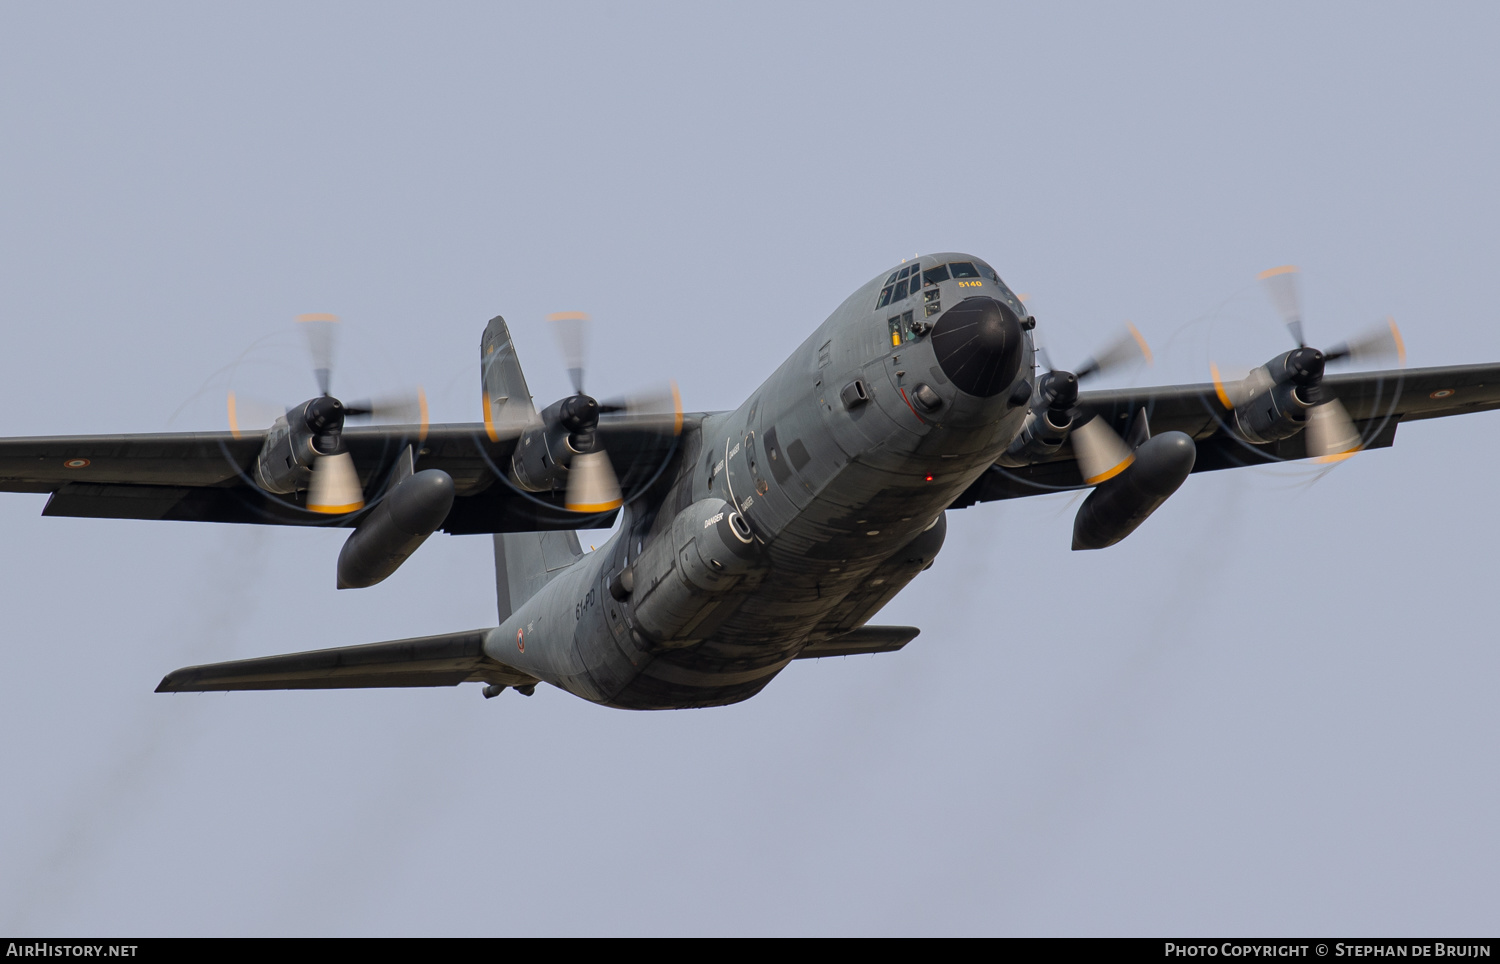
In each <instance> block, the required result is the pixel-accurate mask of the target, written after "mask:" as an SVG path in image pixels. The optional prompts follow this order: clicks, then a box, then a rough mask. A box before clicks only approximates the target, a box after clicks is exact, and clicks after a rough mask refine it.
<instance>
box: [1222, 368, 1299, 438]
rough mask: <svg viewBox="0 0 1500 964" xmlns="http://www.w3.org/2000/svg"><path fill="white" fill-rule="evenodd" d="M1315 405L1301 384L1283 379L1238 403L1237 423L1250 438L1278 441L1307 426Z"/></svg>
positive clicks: (1236, 411) (1238, 427)
mask: <svg viewBox="0 0 1500 964" xmlns="http://www.w3.org/2000/svg"><path fill="white" fill-rule="evenodd" d="M1311 407H1312V406H1310V405H1309V404H1308V403H1307V401H1306V399H1305V398H1304V397H1303V395H1302V392H1301V388H1300V386H1298V385H1294V384H1292V383H1291V382H1282V383H1281V384H1279V385H1273V386H1272V387H1271V388H1270V389H1269V390H1267V391H1264V392H1261V393H1260V394H1259V395H1255V396H1253V397H1252V398H1250V399H1249V400H1248V401H1246V402H1243V403H1241V404H1239V405H1236V406H1235V409H1234V425H1235V428H1237V429H1239V432H1240V435H1241V436H1242V437H1243V438H1244V439H1245V440H1246V441H1247V442H1254V443H1256V444H1262V443H1265V442H1275V441H1277V440H1279V439H1284V438H1290V437H1291V436H1293V435H1296V434H1297V433H1298V432H1300V431H1302V430H1303V429H1305V428H1307V410H1308V409H1309V408H1311Z"/></svg>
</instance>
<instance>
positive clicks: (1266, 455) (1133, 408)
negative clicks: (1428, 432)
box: [953, 364, 1500, 508]
mask: <svg viewBox="0 0 1500 964" xmlns="http://www.w3.org/2000/svg"><path fill="white" fill-rule="evenodd" d="M1323 389H1324V392H1325V394H1327V395H1328V396H1330V397H1334V398H1337V399H1339V400H1340V401H1341V402H1343V404H1344V407H1345V408H1346V409H1347V410H1348V412H1349V417H1350V418H1351V419H1353V420H1354V424H1355V426H1356V427H1357V428H1358V429H1359V430H1360V435H1361V437H1362V438H1363V439H1364V447H1365V448H1384V447H1386V446H1389V445H1391V444H1393V443H1394V442H1395V439H1396V426H1397V425H1399V424H1400V423H1402V422H1411V421H1417V420H1419V419H1424V418H1442V417H1444V416H1447V415H1463V414H1466V413H1468V412H1487V411H1490V410H1492V409H1496V408H1500V364H1496V365H1454V366H1448V367H1442V368H1408V369H1397V370H1393V371H1381V372H1356V373H1351V374H1343V375H1328V376H1326V377H1325V378H1324V379H1323ZM1078 407H1079V409H1081V410H1082V412H1083V415H1082V420H1083V421H1087V420H1088V419H1089V418H1091V417H1092V416H1094V415H1099V416H1101V417H1103V418H1105V419H1107V420H1108V421H1109V422H1110V424H1111V425H1113V426H1114V427H1115V429H1116V430H1117V431H1118V432H1119V433H1120V434H1121V435H1122V436H1124V435H1126V434H1127V433H1128V431H1129V429H1130V428H1131V427H1132V425H1133V423H1134V422H1135V420H1136V419H1137V418H1138V417H1140V413H1142V412H1144V413H1145V417H1146V420H1147V422H1148V423H1149V425H1150V427H1151V431H1152V432H1153V433H1160V432H1170V431H1177V432H1185V433H1187V434H1188V435H1190V436H1192V437H1193V439H1194V441H1196V443H1197V446H1198V457H1197V461H1196V462H1195V463H1194V465H1193V471H1194V472H1210V471H1214V470H1216V469H1228V468H1238V467H1241V466H1246V465H1265V464H1267V463H1270V462H1285V461H1289V460H1292V459H1301V458H1306V457H1307V448H1306V439H1305V437H1304V435H1303V434H1302V433H1299V434H1297V435H1294V436H1292V437H1291V438H1287V439H1282V440H1281V441H1279V442H1275V443H1272V444H1269V445H1251V444H1250V443H1248V442H1245V441H1243V440H1242V439H1239V438H1237V437H1235V436H1234V435H1233V434H1232V433H1231V432H1230V431H1229V429H1228V426H1229V425H1230V424H1232V423H1233V416H1232V415H1231V413H1230V410H1229V409H1228V408H1227V407H1226V406H1225V405H1224V403H1223V402H1222V401H1221V400H1220V398H1219V394H1218V391H1217V390H1216V389H1215V388H1214V386H1213V385H1212V384H1211V383H1204V384H1199V385H1172V386H1167V387H1163V388H1121V389H1111V390H1109V391H1100V392H1084V393H1082V394H1081V395H1080V396H1079V399H1078ZM1083 484H1084V482H1083V476H1082V475H1081V474H1080V473H1079V471H1078V462H1077V459H1076V457H1075V455H1074V454H1073V449H1072V446H1071V444H1068V445H1064V446H1063V447H1062V449H1061V450H1059V451H1058V453H1057V455H1056V456H1054V457H1053V458H1051V459H1048V460H1045V461H1042V462H1037V463H1035V464H1033V465H1028V466H1026V467H1024V468H1019V469H1015V468H1002V467H1001V466H998V465H997V466H992V467H991V468H990V469H989V471H987V472H986V473H985V474H984V475H982V476H980V477H979V478H978V479H977V480H976V481H975V482H974V484H973V485H971V486H970V487H969V488H968V489H967V490H966V491H965V492H964V493H963V494H962V495H960V496H959V497H958V499H956V500H955V501H954V503H953V507H954V508H962V507H963V506H967V505H973V504H974V503H976V502H989V501H993V500H996V499H1015V498H1020V497H1022V496H1028V495H1045V494H1047V493H1049V492H1060V491H1065V490H1069V489H1076V488H1080V487H1082V486H1083Z"/></svg>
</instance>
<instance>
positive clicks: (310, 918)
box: [0, 3, 1500, 936]
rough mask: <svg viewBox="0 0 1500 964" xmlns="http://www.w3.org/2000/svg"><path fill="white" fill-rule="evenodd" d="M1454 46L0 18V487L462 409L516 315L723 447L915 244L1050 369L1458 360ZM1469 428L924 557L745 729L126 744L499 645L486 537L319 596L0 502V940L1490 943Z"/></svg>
mask: <svg viewBox="0 0 1500 964" xmlns="http://www.w3.org/2000/svg"><path fill="white" fill-rule="evenodd" d="M1497 28H1500V14H1497V13H1496V10H1495V8H1494V7H1493V6H1492V5H1483V4H1473V5H1423V6H1422V7H1421V8H1420V9H1418V8H1417V7H1416V5H1386V6H1379V5H1374V4H1343V5H1337V4H1320V5H1308V4H1286V5H1273V4H1254V5H1240V6H1239V7H1238V8H1236V9H1234V10H1231V9H1229V8H1228V5H1223V4H1214V5H1203V4H1182V5H1166V6H1149V7H1148V6H1144V5H1130V6H1128V7H1118V6H1106V5H1102V4H1101V5H1079V4H1073V5H1067V4H1048V5H1041V8H1040V9H1038V5H1035V4H1024V5H1022V4H1016V5H1000V4H993V3H988V4H979V5H966V4H961V3H945V4H940V5H936V6H927V7H923V6H920V5H917V6H914V5H912V4H909V3H904V4H889V5H876V4H853V5H832V4H785V5H778V4H770V3H756V4H753V5H752V4H744V5H739V6H728V5H719V4H687V5H624V4H620V5H578V6H564V5H562V4H538V5H510V6H502V5H499V4H478V5H465V4H456V3H448V4H441V5H418V4H409V5H394V4H370V3H359V4H354V3H351V4H333V3H319V4H272V3H262V4H254V5H229V4H177V5H171V4H149V3H136V4H130V5H119V4H43V3H7V4H4V5H3V6H0V131H3V137H0V318H3V319H4V321H3V332H4V340H3V348H0V435H6V436H15V435H40V434H75V433H77V434H85V433H110V432H142V431H163V430H189V429H217V428H221V427H223V426H224V414H223V398H224V392H225V390H226V389H227V388H230V387H234V388H236V389H237V390H239V391H243V392H251V393H256V394H259V395H261V396H263V397H267V398H270V399H274V400H277V401H280V402H283V403H285V404H293V403H296V402H298V401H300V400H302V399H304V398H306V397H308V396H309V395H311V394H312V393H313V381H312V376H311V375H310V373H309V372H308V371H307V366H306V363H305V361H304V354H303V349H302V345H301V344H300V342H299V341H298V339H297V335H296V333H295V332H294V330H293V327H292V319H293V318H294V317H295V316H296V315H297V314H299V313H303V312H312V311H332V312H337V313H338V314H340V315H341V316H342V317H343V318H344V319H345V320H346V322H347V323H348V324H347V325H346V329H347V330H346V331H345V336H346V337H345V339H344V341H343V344H342V346H341V359H340V365H339V367H338V369H337V370H336V372H335V376H334V378H335V382H334V385H335V389H336V390H337V391H340V392H342V393H343V394H344V395H345V397H353V396H357V395H360V394H366V393H370V392H377V391H381V390H385V389H395V388H399V387H401V386H405V385H410V384H415V383H421V384H423V385H425V386H426V387H427V389H428V391H429V393H430V395H431V396H432V399H433V415H434V417H435V418H438V419H443V420H454V421H468V420H474V419H477V418H478V417H479V414H480V409H479V384H478V344H479V336H480V333H481V331H482V329H483V327H484V324H485V322H486V320H487V319H489V318H490V317H491V316H492V315H494V314H497V313H500V314H504V315H505V316H506V318H507V319H509V321H510V324H511V327H512V330H513V331H514V333H515V337H516V341H517V343H518V346H519V348H520V351H521V357H522V360H523V363H524V365H525V367H526V372H527V375H528V377H529V379H530V384H531V388H532V391H533V392H534V394H535V395H536V397H537V400H538V403H539V404H546V403H547V402H549V401H552V400H555V399H556V398H558V397H561V396H562V395H564V394H566V392H567V380H566V375H565V373H564V371H563V368H562V361H561V359H560V357H559V355H558V353H557V351H556V349H555V347H554V346H553V345H552V343H551V341H550V339H549V337H548V334H547V332H546V331H545V328H544V323H543V320H542V319H543V317H544V316H545V314H546V313H548V312H551V311H559V310H586V311H589V312H591V313H592V314H593V316H594V317H595V319H596V321H597V325H596V328H597V338H596V341H595V346H594V354H593V358H594V363H593V365H592V367H591V369H590V372H589V387H590V388H591V389H597V391H598V392H599V393H601V394H607V393H609V392H611V391H622V390H625V389H629V388H631V387H635V386H640V385H646V384H651V383H653V382H659V381H661V380H663V379H666V378H669V377H673V378H676V379H677V380H678V381H679V382H680V384H681V386H682V391H683V396H684V400H685V403H686V404H687V406H688V407H689V408H691V409H700V410H706V409H721V408H732V407H734V406H736V405H738V404H739V403H740V401H741V400H742V399H744V398H745V397H746V396H747V395H748V393H750V392H751V391H752V390H753V389H754V388H755V386H757V385H758V384H759V383H760V381H761V380H762V379H763V378H765V377H766V376H767V375H768V374H769V373H770V372H771V371H772V370H773V369H774V368H775V366H776V365H777V364H778V363H779V362H780V361H781V359H782V358H784V357H785V356H786V355H787V354H788V353H789V352H790V351H791V350H792V349H793V348H795V347H796V346H797V344H798V343H799V342H800V341H801V340H802V339H803V338H804V337H805V336H806V334H807V332H809V331H810V330H811V329H812V328H813V327H814V326H816V325H817V324H818V323H819V322H821V321H822V320H823V318H824V317H826V315H827V314H828V313H829V312H830V311H832V310H833V309H834V308H835V307H836V306H837V305H838V304H839V303H840V302H841V301H842V300H843V299H844V298H845V297H846V296H847V294H848V293H849V292H850V291H852V290H853V289H854V288H856V287H857V286H859V285H860V284H862V283H864V282H865V281H866V280H868V279H869V278H870V277H872V276H874V275H875V274H877V273H879V272H882V271H886V270H889V268H890V267H891V266H892V265H893V264H895V263H897V262H899V260H900V259H901V258H903V257H910V256H911V255H912V254H914V253H916V252H918V251H944V250H963V251H970V252H973V253H974V254H976V255H979V256H981V257H983V258H985V259H987V260H988V261H990V262H991V263H992V264H993V265H995V266H996V267H997V268H998V269H999V271H1000V273H1001V275H1002V276H1003V277H1004V278H1005V279H1006V280H1007V282H1009V283H1010V284H1011V285H1012V286H1013V287H1014V288H1016V289H1017V290H1019V291H1024V292H1028V293H1029V294H1030V295H1031V297H1032V302H1031V304H1032V306H1033V308H1034V310H1035V313H1036V315H1037V317H1038V318H1039V320H1040V329H1039V330H1040V332H1041V333H1042V337H1043V338H1044V339H1045V341H1046V343H1047V344H1048V346H1049V348H1050V350H1051V352H1052V354H1053V356H1054V358H1056V359H1057V360H1058V361H1059V363H1061V364H1077V363H1078V361H1079V360H1080V359H1082V358H1083V357H1084V356H1086V355H1087V354H1088V352H1089V350H1090V349H1091V348H1092V347H1093V346H1094V345H1096V344H1098V343H1099V342H1100V341H1101V340H1103V339H1104V338H1106V337H1108V336H1109V335H1110V334H1111V333H1112V332H1113V331H1114V329H1115V327H1116V326H1118V325H1119V324H1120V322H1122V321H1123V320H1125V319H1127V318H1128V319H1131V320H1133V321H1134V322H1135V323H1136V324H1137V325H1139V326H1140V328H1141V329H1142V330H1143V331H1144V332H1145V333H1146V335H1147V336H1148V337H1149V338H1150V339H1151V340H1152V342H1153V344H1154V346H1155V347H1156V349H1157V351H1158V355H1159V358H1158V364H1157V366H1156V367H1155V368H1154V369H1152V370H1149V371H1143V372H1139V373H1134V374H1130V375H1127V376H1123V377H1122V378H1120V379H1116V383H1126V382H1128V381H1131V380H1133V381H1135V382H1136V383H1141V384H1145V383H1169V382H1180V381H1199V380H1202V379H1203V377H1204V374H1205V372H1206V369H1207V363H1208V361H1209V359H1210V357H1213V358H1215V359H1217V360H1219V361H1221V362H1240V363H1243V364H1245V365H1251V364H1257V363H1259V362H1261V361H1263V360H1265V359H1266V358H1269V357H1270V356H1271V355H1273V354H1275V353H1277V352H1280V351H1282V350H1284V349H1285V348H1287V347H1289V343H1288V338H1287V335H1286V333H1285V330H1284V329H1282V328H1281V327H1280V326H1279V323H1278V321H1277V319H1276V316H1275V314H1274V313H1273V311H1272V310H1271V308H1270V305H1269V303H1268V302H1267V301H1266V299H1265V298H1264V296H1263V295H1262V293H1261V292H1260V291H1259V289H1258V288H1257V287H1256V285H1255V280H1254V279H1255V275H1256V274H1257V273H1258V272H1259V271H1260V270H1262V269H1264V268H1267V267H1271V266H1274V265H1280V264H1284V263H1288V262H1292V263H1296V264H1299V265H1301V266H1302V268H1303V271H1304V279H1305V292H1306V303H1307V329H1308V333H1309V335H1310V337H1311V338H1312V339H1313V341H1314V342H1321V343H1322V344H1325V345H1326V344H1329V343H1332V342H1334V341H1337V340H1339V338H1340V337H1342V336H1344V335H1346V334H1349V333H1351V332H1354V331H1356V330H1358V329H1360V328H1362V327H1364V326H1366V325H1368V324H1370V323H1372V322H1374V321H1377V320H1379V319H1380V318H1381V317H1383V316H1384V315H1386V314H1392V315H1394V316H1395V317H1396V318H1397V319H1398V320H1399V321H1400V323H1401V324H1402V326H1403V330H1404V332H1405V335H1406V339H1407V345H1408V346H1409V350H1410V361H1411V363H1412V364H1413V365H1441V364H1458V363H1469V362H1481V361H1494V360H1500V332H1497V331H1496V328H1495V323H1496V316H1495V282H1494V278H1495V273H1496V264H1497V261H1500V237H1497V231H1500V191H1497V188H1496V174H1495V172H1496V170H1497V163H1500V157H1497V147H1500V134H1497V124H1496V118H1497V108H1500V58H1497V57H1496V56H1495V54H1494V51H1495V37H1496V35H1497ZM1497 439H1500V414H1486V415H1475V416H1467V417H1463V418H1457V419H1451V420H1446V421H1443V422H1426V423H1415V424H1410V425H1406V426H1404V427H1403V428H1402V429H1401V430H1400V432H1399V433H1398V435H1397V438H1396V445H1395V447H1394V448H1391V449H1387V450H1382V451H1377V452H1372V453H1368V454H1366V455H1363V456H1360V457H1358V458H1356V459H1354V460H1352V461H1350V462H1349V463H1346V464H1343V465H1341V466H1339V467H1337V468H1336V470H1334V471H1332V472H1331V473H1327V474H1326V475H1322V476H1320V475H1319V473H1317V472H1314V471H1312V470H1310V469H1308V468H1306V467H1303V466H1296V467H1280V468H1275V469H1253V470H1243V471H1238V472H1232V473H1231V472H1224V473H1213V474H1205V475H1197V476H1194V477H1192V478H1191V479H1190V480H1189V481H1188V482H1187V484H1186V485H1185V486H1184V487H1183V488H1182V490H1181V491H1180V492H1179V494H1178V495H1176V496H1175V497H1174V498H1173V499H1172V500H1171V501H1169V502H1168V503H1167V504H1166V506H1165V507H1164V508H1163V509H1162V510H1160V511H1159V512H1158V513H1157V514H1156V515H1155V516H1154V517H1153V518H1152V519H1151V520H1150V521H1149V522H1148V523H1147V524H1146V525H1145V526H1143V527H1142V528H1141V529H1140V530H1139V531H1138V532H1137V533H1136V534H1135V535H1133V536H1131V537H1130V538H1129V539H1128V540H1126V541H1125V542H1124V543H1122V544H1121V545H1119V546H1117V547H1114V548H1112V549H1109V550H1106V551H1102V552H1097V553H1073V552H1071V551H1070V550H1069V540H1070V535H1071V526H1072V515H1073V513H1074V511H1076V505H1077V501H1078V500H1077V498H1076V497H1074V496H1067V495H1063V496H1051V497H1046V498H1036V499H1029V500H1021V501H1013V502H1007V503H998V504H990V505H985V506H979V507H975V508H970V509H965V510H962V511H958V512H955V513H952V514H950V517H949V530H948V531H949V534H948V543H947V547H946V548H945V550H944V552H943V554H942V556H941V557H940V558H939V559H938V561H937V564H936V566H935V567H934V568H933V569H932V570H931V571H930V572H928V573H927V574H925V575H923V576H921V577H919V578H918V579H917V580H916V582H914V583H913V584H912V585H911V586H910V587H909V588H908V589H907V590H906V591H905V592H904V593H903V594H902V596H900V597H899V598H898V599H897V600H895V601H894V602H893V603H892V604H891V605H890V606H889V607H887V609H886V610H885V611H884V612H883V613H882V614H881V615H880V616H879V617H877V621H879V622H886V623H910V624H913V625H917V626H920V627H922V630H923V632H922V635H921V636H920V637H919V638H918V639H917V640H916V641H914V642H913V643H912V644H911V645H909V646H908V647H907V648H906V649H905V650H904V651H902V652H900V653H897V654H889V655H880V656H870V657H858V658H849V659H840V660H822V661H816V662H814V661H807V662H798V663H796V664H794V665H792V666H790V667H789V668H788V669H786V670H785V671H784V672H783V673H782V674H781V676H780V677H778V678H777V679H776V680H775V681H774V682H773V683H772V684H771V686H770V687H768V688H767V689H766V690H765V691H764V692H763V693H762V694H761V695H759V696H757V697H755V698H754V699H753V700H750V701H749V702H746V703H743V704H740V705H737V706H734V707H729V708H720V709H712V710H691V711H682V712H668V713H629V712H624V711H619V710H610V709H604V708H600V707H596V706H593V705H591V704H589V703H586V702H583V701H582V700H579V699H577V698H575V697H572V696H569V695H567V694H565V693H563V692H561V691H559V690H555V689H551V688H547V687H542V688H540V689H539V690H538V692H537V694H536V696H535V697H533V698H532V699H529V700H527V699H523V698H521V697H519V696H517V695H516V694H514V693H506V694H505V695H504V696H502V697H501V698H499V699H496V700H493V701H486V700H483V699H481V698H480V695H479V687H478V686H475V685H465V686H463V687H459V688H457V689H434V690H426V691H400V690H388V691H366V692H333V693H317V692H307V693H245V694H228V695H222V694H214V695H202V696H198V695H184V696H164V695H156V694H154V693H153V692H152V690H153V688H154V687H155V685H156V683H157V682H158V681H159V679H160V678H161V677H162V676H163V675H164V674H165V673H166V672H168V671H170V670H172V669H174V668H177V667H179V666H183V665H186V664H191V663H200V662H207V661H212V660H221V659H233V658H242V657H251V656H259V655H268V654H272V653H278V652H287V651H294V650H303V649H311V648H317V647H321V646H332V645H345V644H354V643H362V642H371V641H375V640H381V639H391V638H398V637H403V636H412V635H421V634H427V633H438V632H447V631H452V630H461V629H468V628H472V627H480V626H488V625H493V624H494V623H495V604H494V574H493V563H492V556H491V547H490V541H489V539H488V538H487V537H480V536H470V537H462V538H458V537H449V536H445V535H438V536H434V537H433V539H431V540H430V541H429V542H428V544H427V545H426V546H424V547H423V548H422V550H421V551H420V552H419V553H418V554H417V555H416V556H415V557H413V559H412V560H411V561H410V562H408V563H407V564H406V565H405V566H404V567H403V568H402V569H401V570H400V571H399V572H398V573H397V574H396V575H395V576H394V577H392V578H391V579H390V580H389V581H387V582H386V583H384V584H382V585H380V586H378V587H376V588H372V589H367V590H360V591H346V592H336V591H335V590H334V563H335V560H336V558H337V555H338V550H339V546H340V544H341V539H342V534H341V533H338V532H332V531H311V530H309V531H301V530H292V529H273V528H265V529H258V528H254V527H232V526H211V525H192V524H186V523H148V522H132V521H98V520H75V519H43V518H40V516H39V513H40V511H41V508H42V505H43V503H44V501H45V500H44V497H41V496H34V495H6V496H0V528H3V532H4V538H3V540H0V544H3V549H0V593H3V596H0V599H3V612H4V614H5V631H4V634H3V642H0V732H3V733H4V734H5V736H4V738H3V740H0V931H3V932H7V933H12V934H37V935H119V934H127V935H129V934H134V935H158V934H287V935H298V934H309V935H314V934H316V935H338V934H492V935H512V934H661V933H669V934H952V933H963V934H968V933H976V934H1142V935H1168V936H1170V935H1183V936H1187V935H1214V934H1221V935H1222V934H1237V935H1258V934H1264V935H1313V934H1367V935H1368V934H1393V935H1406V934H1410V935H1414V936H1415V935H1443V936H1453V935H1460V934H1476V933H1478V934H1485V933H1493V932H1494V931H1495V930H1496V925H1497V922H1500V912H1497V908H1500V882H1497V878H1496V876H1495V867H1496V866H1497V863H1500V832H1497V829H1496V820H1495V814H1496V813H1497V812H1500V775H1497V767H1496V763H1495V759H1496V746H1497V741H1500V704H1497V702H1496V700H1495V698H1494V692H1495V680H1496V678H1497V672H1500V650H1497V646H1496V641H1495V638H1494V626H1495V618H1494V612H1495V609H1496V606H1497V604H1500V600H1497V593H1496V588H1495V579H1494V558H1495V550H1494V546H1495V545H1496V541H1497V538H1500V511H1497V509H1496V507H1495V499H1494V495H1493V489H1494V480H1495V478H1496V477H1497V473H1500V453H1497V447H1496V441H1497Z"/></svg>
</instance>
